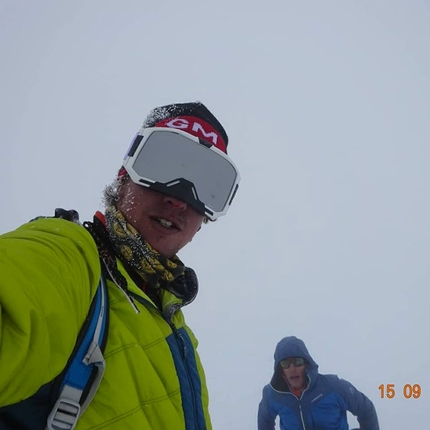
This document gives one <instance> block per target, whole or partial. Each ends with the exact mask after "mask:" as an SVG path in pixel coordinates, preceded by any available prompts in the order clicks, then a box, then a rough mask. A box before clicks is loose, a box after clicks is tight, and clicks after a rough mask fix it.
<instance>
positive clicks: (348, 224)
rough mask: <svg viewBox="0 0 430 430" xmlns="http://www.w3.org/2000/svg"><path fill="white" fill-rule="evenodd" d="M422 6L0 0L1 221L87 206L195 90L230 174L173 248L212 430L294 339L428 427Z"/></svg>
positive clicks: (244, 409) (249, 413)
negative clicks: (236, 177)
mask: <svg viewBox="0 0 430 430" xmlns="http://www.w3.org/2000/svg"><path fill="white" fill-rule="evenodd" d="M429 22H430V3H429V2H427V1H426V0H410V1H399V0H393V1H390V2H386V1H381V0H376V1H374V0H372V1H370V0H365V1H360V0H342V1H341V0H337V1H334V0H328V1H326V0H324V1H323V0H314V1H291V0H284V1H282V0H279V1H275V0H266V1H264V2H257V1H252V0H251V1H245V0H241V1H227V0H218V1H216V2H214V1H213V2H203V1H198V0H183V1H181V2H177V1H173V0H169V1H164V2H148V1H145V0H139V1H138V0H122V1H108V0H92V1H83V0H75V1H73V2H63V1H54V0H38V1H32V0H21V1H20V0H2V1H1V3H0V58H1V63H2V66H1V68H0V94H1V97H0V118H1V149H2V151H1V154H2V155H1V158H0V160H1V162H0V167H1V172H2V174H1V176H0V187H1V192H2V205H1V208H2V210H1V212H0V232H2V233H3V232H6V231H9V230H11V229H14V228H16V227H18V226H19V225H20V224H22V223H24V222H27V221H28V220H30V219H31V218H33V217H35V216H37V215H42V214H43V215H52V214H53V211H54V209H55V208H56V207H64V208H74V209H76V210H78V211H79V213H80V215H81V219H82V220H85V219H90V218H91V217H92V214H93V213H94V211H96V210H98V209H100V208H101V192H102V190H103V188H104V186H105V185H106V184H107V183H109V182H110V181H111V180H112V179H113V178H114V176H115V174H116V171H117V169H118V168H119V167H120V165H121V160H122V157H123V155H124V153H125V151H126V149H127V147H128V145H129V142H130V140H131V139H132V137H133V136H134V134H135V133H136V131H137V130H138V129H139V127H140V125H141V123H142V122H143V120H144V118H145V117H146V115H147V114H148V113H149V111H150V110H151V109H152V108H154V107H155V106H159V105H162V104H167V103H172V102H186V101H192V100H200V101H202V102H203V103H205V104H206V105H207V106H208V107H209V109H210V110H212V111H213V113H214V114H215V115H216V116H217V117H218V118H219V119H220V121H221V122H222V123H223V124H224V126H225V128H226V129H227V132H228V134H229V137H230V144H229V154H230V155H231V157H232V158H233V159H234V161H235V162H236V164H237V165H238V167H239V168H240V171H241V175H242V183H241V188H240V190H239V192H238V194H237V197H236V200H235V202H234V204H233V206H232V208H231V210H230V211H229V213H228V215H227V216H226V217H224V218H222V219H220V220H219V221H218V222H216V223H214V224H210V225H207V226H205V227H204V228H203V229H202V230H201V231H200V232H199V233H198V235H197V236H196V238H195V239H194V241H193V242H192V243H191V244H190V245H189V246H188V247H187V248H185V249H184V250H183V251H181V253H180V256H181V258H182V260H183V261H184V262H185V263H186V264H187V265H189V266H191V267H193V268H194V269H195V270H196V272H197V274H198V276H199V280H200V293H199V296H198V297H197V299H196V301H195V302H194V303H192V304H191V305H190V306H189V307H188V308H186V309H185V315H186V318H187V321H188V323H189V325H190V326H191V327H192V328H193V329H194V331H195V333H196V335H197V337H198V338H199V340H200V353H201V356H202V359H203V362H204V364H205V369H206V372H207V378H208V385H209V390H210V394H211V413H212V418H213V423H214V428H215V429H231V430H237V429H252V428H256V413H257V407H258V403H259V401H260V396H261V390H262V388H263V385H264V384H266V383H268V381H269V380H270V377H271V373H272V369H273V351H274V348H275V345H276V343H277V342H278V340H280V339H281V338H282V337H284V336H287V335H296V336H298V337H301V338H302V339H303V340H304V341H305V343H306V344H307V346H308V348H309V350H310V353H311V354H312V355H313V357H314V359H315V361H316V362H317V363H318V364H319V366H320V372H321V373H335V374H338V375H339V376H340V377H342V378H344V379H347V380H349V381H350V382H352V383H353V384H354V385H355V386H356V387H357V388H358V389H359V390H361V391H363V392H364V393H365V394H366V395H367V396H368V397H369V398H370V399H371V400H372V401H373V402H374V404H375V406H376V409H377V412H378V415H379V420H380V424H381V429H386V430H405V429H410V428H421V429H423V428H426V427H428V418H427V415H428V412H427V409H428V404H429V399H430V376H429V364H430V358H429V356H430V355H429V353H430V343H429V341H428V339H429V335H428V327H429V311H428V308H429V292H428V285H429V281H430V273H429V256H430V255H429V254H430V252H429V242H430V230H429V227H428V224H429V218H430V205H429V198H428V195H429V193H428V187H429V180H430V173H429V167H428V166H429V156H430V149H429V148H430V145H429V137H430V130H429V128H430V125H429V124H430V122H429V119H428V115H429V112H430V101H429V100H430V78H429V76H430V60H429V42H430V26H429ZM381 384H384V385H386V384H395V388H396V396H395V397H394V398H393V399H387V398H381V395H380V394H381V392H380V390H379V388H378V387H379V386H380V385H381ZM406 384H411V385H414V384H419V385H420V386H421V389H422V394H421V397H420V398H418V399H414V398H410V399H406V398H405V397H404V396H403V387H404V385H406ZM350 424H351V426H352V427H353V426H354V425H355V424H356V421H355V419H354V417H352V416H350Z"/></svg>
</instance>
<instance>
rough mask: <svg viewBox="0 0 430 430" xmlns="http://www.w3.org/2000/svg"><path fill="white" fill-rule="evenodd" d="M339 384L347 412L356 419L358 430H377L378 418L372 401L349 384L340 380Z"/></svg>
mask: <svg viewBox="0 0 430 430" xmlns="http://www.w3.org/2000/svg"><path fill="white" fill-rule="evenodd" d="M340 384H341V387H342V394H343V397H344V399H345V401H346V403H347V404H348V410H349V412H351V413H352V414H353V415H355V416H356V417H357V421H358V422H359V424H360V430H379V423H378V416H377V414H376V410H375V406H374V405H373V403H372V401H371V400H370V399H369V398H368V397H366V396H365V395H364V394H363V393H361V392H360V391H358V390H357V389H356V388H355V387H354V386H353V385H352V384H351V383H350V382H348V381H345V380H344V379H340Z"/></svg>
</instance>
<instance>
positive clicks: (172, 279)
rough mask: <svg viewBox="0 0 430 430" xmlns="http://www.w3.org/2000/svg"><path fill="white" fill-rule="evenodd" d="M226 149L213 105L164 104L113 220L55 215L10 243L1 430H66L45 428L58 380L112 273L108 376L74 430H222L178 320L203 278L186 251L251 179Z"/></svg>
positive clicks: (1, 265)
mask: <svg viewBox="0 0 430 430" xmlns="http://www.w3.org/2000/svg"><path fill="white" fill-rule="evenodd" d="M227 145H228V137H227V134H226V132H225V130H224V128H223V127H222V125H221V124H220V123H219V121H218V120H217V119H216V118H215V116H214V115H213V114H212V113H211V112H210V111H209V110H208V109H207V108H206V107H205V106H204V105H203V104H202V103H200V102H192V103H182V104H172V105H167V106H162V107H158V108H155V109H154V110H153V111H152V112H151V113H150V114H149V116H148V117H147V119H146V120H145V122H144V124H143V126H142V128H141V129H140V131H139V132H138V133H137V135H136V137H135V138H134V139H133V142H132V144H131V145H130V148H129V150H128V151H127V154H126V156H125V158H124V160H123V164H122V167H121V169H120V171H119V173H118V178H117V179H116V180H115V181H114V183H113V184H111V185H110V186H108V187H107V188H106V190H105V193H104V201H105V206H106V209H105V211H104V213H101V212H97V213H96V214H95V216H94V219H93V221H92V222H84V224H83V225H82V224H80V223H79V222H78V219H77V213H76V212H74V211H64V210H57V211H56V216H55V217H40V218H37V219H35V220H33V221H31V222H29V223H27V224H25V225H23V226H21V227H19V228H18V229H17V230H15V231H12V232H10V233H7V234H4V235H2V236H0V274H1V275H0V429H5V430H6V429H23V430H27V429H28V430H30V429H31V430H33V429H34V430H36V429H45V428H56V427H55V425H53V424H52V423H50V424H48V426H47V416H48V415H49V414H50V412H51V409H52V407H53V405H54V403H55V401H56V397H57V391H56V390H57V388H58V387H56V386H55V384H53V381H55V380H56V377H57V376H58V375H59V374H60V373H61V372H62V371H63V369H64V368H65V367H66V364H67V362H68V360H69V357H70V356H71V354H72V351H73V350H74V346H75V343H76V340H77V337H78V334H79V332H80V329H81V327H82V326H83V324H84V321H85V320H86V318H87V316H88V313H89V308H90V305H91V303H92V300H93V297H94V295H95V292H96V290H97V286H98V284H99V281H100V279H101V276H103V277H104V278H105V279H106V283H107V291H108V303H109V305H108V313H109V318H108V322H107V323H106V324H107V326H108V335H107V341H106V347H105V349H104V354H103V355H104V360H105V372H104V375H103V378H102V379H101V382H100V385H99V387H98V390H97V392H96V394H95V396H94V397H93V398H92V401H91V403H89V405H88V406H87V408H86V409H85V411H83V410H82V411H81V412H80V416H79V419H78V420H77V423H72V424H71V425H70V427H67V426H66V425H65V427H64V428H73V426H75V425H76V427H75V428H76V429H77V430H84V429H105V428H106V429H124V430H126V429H130V430H131V429H133V430H135V429H140V430H150V429H154V430H162V429H169V430H180V429H184V430H185V429H186V430H203V429H207V430H209V429H211V428H212V427H211V423H210V417H209V412H208V393H207V389H206V384H205V377H204V372H203V369H202V365H201V363H200V359H199V356H198V354H197V351H196V347H197V340H196V338H195V337H194V335H193V333H192V331H191V330H190V329H189V328H188V327H187V325H186V323H185V321H184V317H183V314H182V312H181V307H183V306H184V305H187V304H188V303H190V302H191V301H192V300H193V299H194V298H195V296H196V294H197V291H198V284H197V278H196V275H195V273H194V271H193V270H192V269H191V268H188V267H186V266H185V265H184V264H183V263H182V262H181V260H180V259H179V258H178V257H177V255H176V254H177V252H178V251H179V250H180V249H181V248H183V247H184V246H185V245H186V244H187V243H188V242H190V241H191V240H192V238H193V237H194V235H195V234H196V233H197V231H198V230H199V229H200V228H201V225H202V223H205V222H208V221H214V220H216V219H217V218H218V217H219V216H222V215H224V214H225V213H226V211H227V209H228V207H229V205H230V204H231V202H232V200H233V197H234V195H235V193H236V191H237V188H238V184H239V180H240V178H239V173H238V170H237V168H236V166H235V165H234V163H233V162H232V161H231V159H230V158H229V157H228V156H227ZM73 221H75V222H73ZM57 379H58V378H57ZM66 415H67V413H66ZM58 428H59V427H58Z"/></svg>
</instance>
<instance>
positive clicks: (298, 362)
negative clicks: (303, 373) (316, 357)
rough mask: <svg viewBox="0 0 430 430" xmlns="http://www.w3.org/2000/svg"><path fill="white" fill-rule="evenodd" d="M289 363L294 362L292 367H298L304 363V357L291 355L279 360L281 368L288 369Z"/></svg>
mask: <svg viewBox="0 0 430 430" xmlns="http://www.w3.org/2000/svg"><path fill="white" fill-rule="evenodd" d="M291 364H294V367H300V366H303V365H304V364H305V359H304V358H303V357H293V358H288V359H285V360H281V367H282V368H283V369H288V368H289V367H290V366H291Z"/></svg>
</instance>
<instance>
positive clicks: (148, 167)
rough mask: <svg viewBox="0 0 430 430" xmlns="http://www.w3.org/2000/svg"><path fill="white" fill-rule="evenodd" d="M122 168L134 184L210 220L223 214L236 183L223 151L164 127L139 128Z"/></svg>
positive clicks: (236, 173) (234, 169)
mask: <svg viewBox="0 0 430 430" xmlns="http://www.w3.org/2000/svg"><path fill="white" fill-rule="evenodd" d="M123 166H124V167H125V169H126V170H127V173H128V174H129V176H130V178H131V180H132V181H133V182H134V183H136V184H139V185H142V186H144V187H148V188H150V189H153V190H155V191H159V192H162V193H164V194H168V195H171V196H173V197H176V198H178V199H180V200H182V201H184V202H185V203H187V204H189V205H190V206H191V207H193V208H194V209H195V210H196V211H197V212H199V213H200V214H201V215H204V216H207V217H208V218H209V219H211V220H215V219H217V218H218V217H220V216H222V215H225V214H226V212H227V210H228V208H229V207H230V205H231V202H232V201H233V198H234V196H235V194H236V191H237V189H238V188H239V182H240V175H239V171H238V169H237V167H236V166H235V164H234V163H233V161H231V160H230V158H229V157H228V156H227V155H226V154H225V153H224V152H222V151H221V150H219V149H218V148H216V147H215V146H214V145H212V144H211V143H210V142H207V141H205V140H203V139H199V138H198V137H195V136H193V135H190V134H188V133H186V132H184V131H182V130H178V129H169V128H166V127H152V128H143V129H141V130H140V131H139V133H138V134H137V135H136V137H135V139H134V140H133V142H132V144H131V146H130V148H129V150H128V151H127V154H126V156H125V157H124V161H123Z"/></svg>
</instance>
